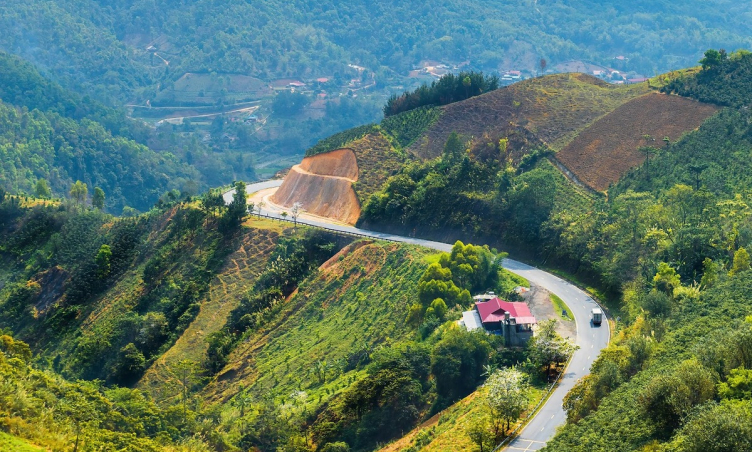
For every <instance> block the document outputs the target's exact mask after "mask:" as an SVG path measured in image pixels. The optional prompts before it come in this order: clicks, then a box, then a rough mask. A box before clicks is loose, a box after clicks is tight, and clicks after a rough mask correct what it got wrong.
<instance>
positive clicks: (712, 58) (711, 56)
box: [700, 49, 726, 70]
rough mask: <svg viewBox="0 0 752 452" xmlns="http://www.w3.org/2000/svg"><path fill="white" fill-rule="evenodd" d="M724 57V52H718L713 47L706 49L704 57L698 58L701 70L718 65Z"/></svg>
mask: <svg viewBox="0 0 752 452" xmlns="http://www.w3.org/2000/svg"><path fill="white" fill-rule="evenodd" d="M725 59H726V52H719V51H718V50H715V49H708V50H706V51H705V58H703V59H701V60H700V64H701V65H702V69H703V70H708V69H712V68H714V67H716V66H720V65H721V63H723V61H724V60H725Z"/></svg>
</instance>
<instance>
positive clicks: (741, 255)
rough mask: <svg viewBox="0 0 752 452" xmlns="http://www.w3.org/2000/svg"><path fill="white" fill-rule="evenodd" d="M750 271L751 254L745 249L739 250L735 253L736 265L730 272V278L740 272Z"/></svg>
mask: <svg viewBox="0 0 752 452" xmlns="http://www.w3.org/2000/svg"><path fill="white" fill-rule="evenodd" d="M745 270H749V253H748V252H747V250H746V249H744V248H739V249H738V250H736V252H735V253H734V264H733V266H732V267H731V271H729V275H730V276H734V275H736V274H737V273H739V272H743V271H745Z"/></svg>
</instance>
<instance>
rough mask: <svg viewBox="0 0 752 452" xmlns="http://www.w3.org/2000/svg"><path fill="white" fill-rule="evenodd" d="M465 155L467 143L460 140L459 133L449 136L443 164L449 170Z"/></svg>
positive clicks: (445, 146) (445, 145)
mask: <svg viewBox="0 0 752 452" xmlns="http://www.w3.org/2000/svg"><path fill="white" fill-rule="evenodd" d="M464 153H465V143H464V142H463V141H462V139H460V136H459V134H458V133H457V132H452V133H451V134H449V138H447V141H446V143H445V144H444V153H443V155H442V163H444V164H445V166H446V167H447V169H449V168H451V167H452V166H453V165H456V164H457V163H458V162H459V161H460V160H461V159H462V156H463V155H464Z"/></svg>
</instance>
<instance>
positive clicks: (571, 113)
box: [409, 74, 649, 159]
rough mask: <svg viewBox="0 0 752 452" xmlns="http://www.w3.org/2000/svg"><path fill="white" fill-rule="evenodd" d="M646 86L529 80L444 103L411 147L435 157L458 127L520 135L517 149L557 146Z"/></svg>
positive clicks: (476, 133)
mask: <svg viewBox="0 0 752 452" xmlns="http://www.w3.org/2000/svg"><path fill="white" fill-rule="evenodd" d="M648 91H649V88H648V87H647V85H646V84H643V85H632V86H616V85H610V84H608V83H605V82H603V81H602V80H599V79H596V78H594V77H590V76H588V75H584V74H557V75H551V76H547V77H543V78H536V79H530V80H525V81H523V82H520V83H516V84H514V85H511V86H509V87H506V88H501V89H498V90H496V91H493V92H490V93H488V94H485V95H482V96H478V97H474V98H471V99H468V100H465V101H462V102H457V103H454V104H450V105H447V106H445V107H442V109H443V112H442V114H441V116H440V117H439V119H438V120H437V121H436V122H435V123H434V124H433V125H432V126H431V127H430V128H429V129H428V131H426V132H425V133H424V134H423V135H422V136H421V137H419V138H418V139H417V140H416V141H415V142H414V143H413V144H412V145H411V146H410V147H409V149H410V151H412V152H413V153H415V154H416V155H418V156H419V157H421V158H425V159H428V158H434V157H437V156H439V155H441V152H442V150H443V148H444V143H446V140H447V138H448V137H449V134H451V133H452V132H458V133H461V134H462V135H463V136H466V137H468V138H471V137H472V138H474V139H476V140H479V139H484V138H483V137H487V139H488V140H498V138H504V137H510V138H515V137H517V138H515V139H510V150H511V151H512V152H513V154H514V153H519V152H521V151H523V150H529V149H530V148H531V147H535V146H536V145H538V144H541V143H543V144H546V145H547V146H549V147H551V148H552V149H554V150H558V149H560V148H562V147H563V146H564V145H565V144H566V143H568V141H570V140H571V139H572V138H573V137H574V136H575V135H576V134H577V133H578V132H579V131H580V130H582V129H584V128H585V127H587V126H588V125H589V124H590V123H592V122H593V121H595V120H596V119H598V118H599V117H601V116H603V115H605V114H607V113H609V112H610V111H612V110H614V109H615V108H617V107H618V106H619V105H621V104H623V103H624V102H627V101H629V100H630V99H633V98H635V97H637V96H639V95H642V94H645V93H647V92H648ZM523 138H524V139H523ZM515 140H516V142H515Z"/></svg>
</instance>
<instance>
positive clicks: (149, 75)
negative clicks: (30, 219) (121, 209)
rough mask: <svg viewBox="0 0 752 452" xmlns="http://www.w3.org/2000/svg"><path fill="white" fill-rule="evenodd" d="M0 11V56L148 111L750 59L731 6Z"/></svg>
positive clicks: (166, 5)
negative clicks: (285, 86)
mask: <svg viewBox="0 0 752 452" xmlns="http://www.w3.org/2000/svg"><path fill="white" fill-rule="evenodd" d="M0 8H1V9H0V27H2V29H3V30H5V33H3V36H2V37H0V48H2V49H4V50H6V51H9V52H13V53H16V54H18V55H21V56H22V57H24V58H26V59H29V60H30V61H32V62H33V63H35V64H37V65H39V66H40V67H43V68H45V70H46V71H48V72H49V73H50V74H54V75H55V76H56V77H59V78H60V79H64V80H65V81H66V83H72V84H74V85H76V86H80V87H81V88H82V89H84V90H85V91H87V92H91V93H95V94H97V95H98V96H101V97H107V98H116V99H128V98H131V97H132V96H133V94H134V93H141V97H145V98H149V97H152V96H153V94H154V93H155V89H156V87H157V84H158V83H160V82H161V83H165V82H167V81H174V80H175V79H177V78H178V77H180V76H182V75H183V74H184V73H186V72H192V71H199V72H209V71H217V72H220V73H233V74H248V75H253V76H256V77H259V78H262V79H266V80H269V79H274V78H283V77H290V76H294V77H305V76H321V75H324V76H327V75H332V74H335V73H344V72H345V71H346V69H347V68H346V66H347V64H351V63H352V64H359V65H361V66H364V67H366V68H368V69H369V70H371V71H373V72H375V73H377V80H379V79H381V80H383V79H384V78H385V77H389V76H390V72H391V71H396V72H397V73H399V74H405V73H406V72H407V71H408V70H410V69H412V67H413V66H414V65H415V64H417V63H418V62H419V61H421V60H426V59H430V60H449V61H451V62H455V63H460V62H463V61H466V60H469V61H470V63H471V64H472V66H473V67H475V68H476V69H482V70H488V71H492V70H499V69H514V68H518V69H527V70H533V71H534V70H536V68H537V67H538V62H539V60H540V58H546V59H547V60H549V61H550V62H554V63H558V62H564V61H566V60H570V59H586V60H593V61H595V62H599V63H601V64H604V63H610V62H611V61H612V59H613V58H614V57H616V56H619V55H622V56H625V57H626V58H628V59H629V60H628V61H629V63H628V65H629V68H630V69H633V70H637V71H638V72H642V73H649V74H651V73H656V72H661V71H667V70H670V69H676V68H679V67H684V66H688V65H690V64H692V63H694V61H696V59H697V57H698V55H699V54H700V53H701V52H702V51H703V50H704V49H706V48H708V47H716V48H718V47H725V48H727V49H729V50H734V49H736V48H740V47H749V46H750V38H749V37H748V36H747V23H749V21H750V14H751V13H752V12H751V11H750V10H749V8H748V5H747V4H745V3H738V2H732V1H730V0H716V1H713V2H700V1H693V2H691V3H690V4H687V3H683V4H681V5H679V4H676V3H672V2H667V1H662V2H658V3H656V2H647V1H637V2H629V3H623V2H615V1H608V2H593V1H590V0H578V1H576V2H574V3H572V2H569V3H566V4H564V3H561V2H553V1H538V2H532V1H524V2H512V1H505V0H494V1H492V2H484V3H483V4H477V3H472V2H467V1H453V2H449V3H447V2H444V3H425V2H415V1H412V2H395V1H390V2H386V3H385V2H380V3H378V4H374V3H372V2H364V1H356V2H338V1H328V2H324V3H322V2H307V1H296V2H271V3H269V2H266V3H264V4H257V3H248V2H245V1H241V0H233V1H230V2H223V3H222V4H218V3H215V2H210V1H197V2H177V1H174V2H163V3H161V4H159V5H155V4H154V3H153V2H150V1H132V2H125V3H123V2H113V1H104V0H60V1H55V2H42V1H32V2H26V1H20V0H12V1H8V2H4V4H3V5H2V6H1V7H0ZM374 35H378V36H379V39H374V38H373V36H374ZM150 46H153V47H150ZM154 52H157V53H158V56H155V54H154ZM163 59H164V60H163ZM165 61H169V65H166V64H165Z"/></svg>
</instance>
